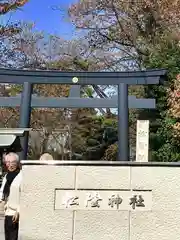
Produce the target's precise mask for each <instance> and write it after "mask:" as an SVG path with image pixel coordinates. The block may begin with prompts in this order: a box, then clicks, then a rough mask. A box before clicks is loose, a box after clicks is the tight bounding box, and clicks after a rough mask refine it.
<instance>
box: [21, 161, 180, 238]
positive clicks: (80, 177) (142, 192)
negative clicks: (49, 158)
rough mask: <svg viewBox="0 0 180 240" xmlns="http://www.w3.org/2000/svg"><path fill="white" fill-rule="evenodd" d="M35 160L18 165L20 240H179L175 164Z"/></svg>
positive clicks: (179, 188)
mask: <svg viewBox="0 0 180 240" xmlns="http://www.w3.org/2000/svg"><path fill="white" fill-rule="evenodd" d="M36 164H38V163H37V162H33V164H32V162H31V163H30V162H29V163H27V162H24V165H23V169H22V171H23V186H22V197H21V218H20V239H21V240H52V239H53V240H116V239H117V240H119V239H121V240H159V239H161V240H171V239H173V240H179V236H180V227H179V226H180V180H179V176H180V165H178V164H177V165H176V164H174V165H171V164H169V166H168V165H167V164H163V163H162V164H156V163H153V164H150V163H146V164H145V163H144V164H142V163H135V162H134V163H126V164H124V163H117V162H116V163H113V166H111V165H110V163H102V162H101V163H98V162H97V163H95V162H94V163H93V165H92V164H91V163H89V164H88V165H86V166H85V165H83V164H82V163H81V162H80V163H77V162H76V163H72V165H70V163H69V162H68V164H67V165H66V164H65V163H64V165H63V163H62V162H61V163H60V164H58V165H51V163H50V164H49V165H47V164H43V163H41V164H40V163H39V164H38V165H36ZM125 165H127V166H125ZM135 195H136V196H137V199H135Z"/></svg>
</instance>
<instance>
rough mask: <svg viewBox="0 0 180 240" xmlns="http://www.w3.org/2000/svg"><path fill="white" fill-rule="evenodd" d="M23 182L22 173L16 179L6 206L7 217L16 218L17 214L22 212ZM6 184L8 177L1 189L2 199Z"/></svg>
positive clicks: (0, 196)
mask: <svg viewBox="0 0 180 240" xmlns="http://www.w3.org/2000/svg"><path fill="white" fill-rule="evenodd" d="M21 182H22V172H21V171H20V172H19V174H18V175H17V176H16V177H15V178H14V180H13V182H12V184H11V187H10V194H9V197H8V200H7V202H6V203H5V206H4V210H5V216H14V214H15V213H16V212H18V213H19V211H20V194H21ZM5 183H6V175H5V176H4V178H3V181H2V186H1V189H0V199H2V195H3V189H4V185H5Z"/></svg>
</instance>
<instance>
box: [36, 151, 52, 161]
mask: <svg viewBox="0 0 180 240" xmlns="http://www.w3.org/2000/svg"><path fill="white" fill-rule="evenodd" d="M39 160H40V161H47V160H54V159H53V156H52V155H51V154H49V153H44V154H43V155H41V157H40V159H39Z"/></svg>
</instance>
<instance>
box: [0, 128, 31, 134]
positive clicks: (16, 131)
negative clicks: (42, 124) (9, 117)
mask: <svg viewBox="0 0 180 240" xmlns="http://www.w3.org/2000/svg"><path fill="white" fill-rule="evenodd" d="M30 130H31V128H0V135H16V136H21V135H23V134H24V132H29V131H30Z"/></svg>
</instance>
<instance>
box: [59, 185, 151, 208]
mask: <svg viewBox="0 0 180 240" xmlns="http://www.w3.org/2000/svg"><path fill="white" fill-rule="evenodd" d="M55 192H56V194H55V210H58V209H68V210H98V211H99V210H108V211H120V210H129V211H150V210H151V208H152V191H150V190H148V191H132V190H129V191H128V190H124V191H123V190H121V191H118V190H117V191H110V190H103V191H102V190H99V191H88V190H61V189H56V191H55Z"/></svg>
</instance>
